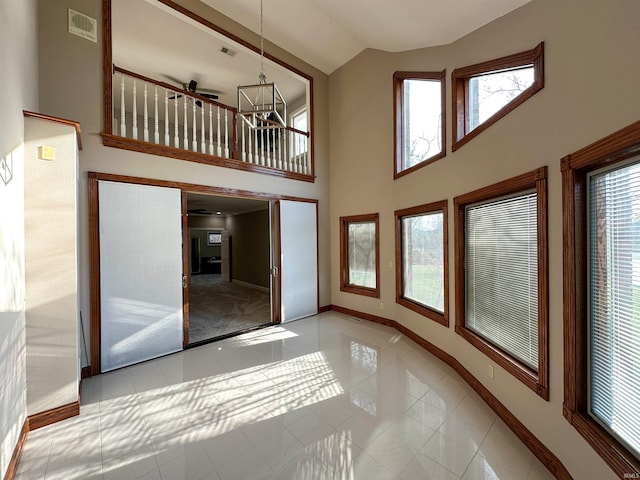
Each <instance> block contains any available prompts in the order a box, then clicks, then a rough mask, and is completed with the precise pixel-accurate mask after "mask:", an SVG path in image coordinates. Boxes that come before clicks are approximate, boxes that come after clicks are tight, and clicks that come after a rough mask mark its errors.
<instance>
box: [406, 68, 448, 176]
mask: <svg viewBox="0 0 640 480" xmlns="http://www.w3.org/2000/svg"><path fill="white" fill-rule="evenodd" d="M446 72H447V71H446V70H442V71H441V72H402V71H398V72H394V74H393V106H394V108H393V124H394V126H395V135H394V137H393V147H394V148H393V151H394V159H393V178H394V180H395V179H398V178H400V177H403V176H404V175H408V174H410V173H412V172H415V171H416V170H419V169H420V168H422V167H425V166H427V165H429V164H430V163H433V162H435V161H436V160H440V159H441V158H444V157H446V156H447V143H446V142H447V139H446V121H447V119H446V117H447V113H446V112H447V107H446V98H447V97H446V85H445V84H446V82H445V78H446ZM404 80H438V81H439V82H440V87H441V88H440V92H441V93H440V95H441V97H440V112H441V119H440V142H441V143H440V145H442V149H441V150H440V152H438V153H436V154H435V155H432V156H431V157H428V158H425V159H424V160H422V161H421V162H420V163H417V164H416V165H413V166H411V167H409V168H406V169H404V170H403V169H402V161H403V155H404V148H403V147H404V144H403V141H402V139H403V138H404V116H403V114H402V112H403V111H404V105H403V99H404Z"/></svg>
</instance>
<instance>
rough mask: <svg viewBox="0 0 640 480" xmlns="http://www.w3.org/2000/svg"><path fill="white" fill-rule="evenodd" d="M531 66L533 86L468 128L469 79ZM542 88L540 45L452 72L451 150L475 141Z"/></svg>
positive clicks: (542, 61)
mask: <svg viewBox="0 0 640 480" xmlns="http://www.w3.org/2000/svg"><path fill="white" fill-rule="evenodd" d="M530 64H533V68H534V79H533V84H532V85H531V86H530V87H529V88H527V89H526V90H524V91H523V92H522V93H521V94H520V95H518V96H517V97H515V98H514V99H513V100H511V101H510V102H509V103H508V104H506V105H505V106H504V107H502V108H501V109H500V110H498V111H497V112H496V113H494V114H493V115H492V116H491V117H489V118H488V119H487V120H485V121H484V122H482V123H481V124H480V125H478V126H477V127H476V128H474V129H473V130H469V127H468V111H469V99H468V87H467V86H468V83H469V79H470V78H472V77H475V76H478V75H482V74H486V73H492V72H496V71H500V70H506V69H514V68H518V67H522V66H525V65H530ZM543 88H544V42H541V43H539V44H538V45H537V46H536V47H534V48H533V49H531V50H527V51H524V52H520V53H515V54H513V55H507V56H505V57H501V58H496V59H493V60H488V61H486V62H482V63H476V64H474V65H469V66H467V67H462V68H456V69H455V70H454V71H453V72H451V90H452V91H453V95H452V112H453V115H452V116H453V124H452V125H453V130H452V142H453V143H452V146H451V150H452V151H454V152H455V151H456V150H457V149H459V148H460V147H462V146H463V145H465V144H466V143H467V142H469V141H470V140H471V139H473V138H475V137H477V136H478V135H479V134H480V133H482V132H483V131H485V130H486V129H487V128H489V127H490V126H491V125H493V124H494V123H496V122H497V121H498V120H500V119H501V118H502V117H504V116H506V115H507V114H508V113H510V112H511V111H513V110H514V109H515V108H517V107H518V106H520V105H522V104H523V103H524V102H526V101H527V100H528V99H529V98H531V97H532V96H533V95H535V94H536V93H538V92H539V91H540V90H542V89H543Z"/></svg>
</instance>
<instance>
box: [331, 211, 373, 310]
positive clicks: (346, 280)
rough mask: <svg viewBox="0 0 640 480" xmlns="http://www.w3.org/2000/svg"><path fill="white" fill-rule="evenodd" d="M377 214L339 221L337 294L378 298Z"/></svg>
mask: <svg viewBox="0 0 640 480" xmlns="http://www.w3.org/2000/svg"><path fill="white" fill-rule="evenodd" d="M379 244H380V242H379V238H378V214H377V213H374V214H369V215H356V216H351V217H341V218H340V290H342V291H343V292H351V293H357V294H360V295H367V296H369V297H376V298H380V286H379V283H378V278H379V276H380V263H379V251H380V249H379Z"/></svg>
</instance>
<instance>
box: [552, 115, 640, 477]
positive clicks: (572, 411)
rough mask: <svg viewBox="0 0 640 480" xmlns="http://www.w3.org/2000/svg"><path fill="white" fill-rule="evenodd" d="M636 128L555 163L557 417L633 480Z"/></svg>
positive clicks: (639, 276) (639, 158)
mask: <svg viewBox="0 0 640 480" xmlns="http://www.w3.org/2000/svg"><path fill="white" fill-rule="evenodd" d="M638 151H640V122H636V123H635V124H633V125H631V126H629V127H627V128H625V129H623V130H620V131H619V132H616V133H615V134H613V135H610V136H608V137H606V138H604V139H602V140H600V141H598V142H596V143H594V144H592V145H590V146H588V147H585V148H583V149H582V150H579V151H578V152H575V153H573V154H571V155H569V156H567V157H565V158H563V159H562V179H563V182H562V184H563V198H564V205H563V216H564V221H563V226H564V235H563V237H564V241H565V243H564V249H563V250H564V322H565V323H564V331H565V338H564V351H565V359H564V366H565V392H564V407H565V408H564V415H565V417H566V418H567V420H569V422H570V423H571V424H572V425H573V426H574V427H575V428H576V429H577V430H578V432H579V433H580V434H581V435H582V436H583V437H584V438H585V439H586V440H587V442H589V443H590V444H591V446H592V447H593V448H594V449H595V450H596V451H597V452H598V454H599V455H600V456H601V457H602V458H603V459H604V460H605V461H606V462H607V463H608V464H609V466H610V467H611V468H612V469H613V470H614V472H616V474H617V475H618V476H619V477H620V478H636V477H638V476H639V475H640V440H639V439H640V406H639V405H640V404H639V403H638V397H639V396H640V353H639V352H640V273H639V271H638V265H639V264H640V220H639V219H640V203H639V202H638V199H640V155H638Z"/></svg>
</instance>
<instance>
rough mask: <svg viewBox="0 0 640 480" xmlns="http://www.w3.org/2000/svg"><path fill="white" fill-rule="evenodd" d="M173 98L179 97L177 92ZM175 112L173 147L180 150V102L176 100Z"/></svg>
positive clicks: (174, 103)
mask: <svg viewBox="0 0 640 480" xmlns="http://www.w3.org/2000/svg"><path fill="white" fill-rule="evenodd" d="M172 93H173V96H174V98H175V96H176V95H177V94H176V92H172ZM173 111H174V116H173V129H174V134H173V135H174V136H173V146H174V147H176V148H180V137H179V136H178V100H177V99H176V101H175V102H173Z"/></svg>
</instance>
